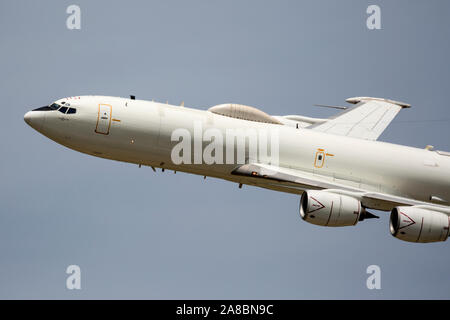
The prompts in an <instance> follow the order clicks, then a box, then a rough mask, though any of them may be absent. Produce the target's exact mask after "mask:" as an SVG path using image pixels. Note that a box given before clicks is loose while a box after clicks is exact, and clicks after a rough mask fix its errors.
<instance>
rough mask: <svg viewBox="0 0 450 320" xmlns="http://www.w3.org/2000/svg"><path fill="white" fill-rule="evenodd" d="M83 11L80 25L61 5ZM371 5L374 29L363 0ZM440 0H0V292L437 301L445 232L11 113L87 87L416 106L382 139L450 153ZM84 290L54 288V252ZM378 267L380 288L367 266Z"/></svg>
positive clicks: (257, 101)
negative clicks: (328, 216) (73, 145)
mask: <svg viewBox="0 0 450 320" xmlns="http://www.w3.org/2000/svg"><path fill="white" fill-rule="evenodd" d="M71 4H76V5H79V6H80V8H81V30H68V29H67V28H66V19H67V17H68V14H66V8H67V7H68V6H69V5H71ZM370 4H377V5H379V6H380V8H381V26H382V29H381V30H368V29H367V27H366V19H367V17H368V15H367V14H366V9H367V7H368V5H370ZM449 12H450V2H448V1H364V0H363V1H361V0H354V1H334V0H330V1H313V0H311V1H256V0H255V1H210V0H209V1H206V0H205V1H197V0H191V1H76V2H74V1H5V0H3V1H1V2H0V40H1V50H0V71H1V72H0V88H1V89H0V94H1V106H0V107H1V111H2V119H3V121H2V124H1V126H0V133H1V137H2V139H0V150H1V166H0V205H1V206H0V298H3V299H13V298H32V299H38V298H41V299H49V298H50V299H52V298H59V299H78V298H88V299H90V298H104V299H109V298H138V299H154V298H157V299H165V298H167V299H171V298H181V299H197V298H201V299H215V298H219V299H221V298H224V299H230V298H236V299H241V298H252V299H280V298H282V299H305V298H307V299H316V298H326V299H346V298H357V299H360V298H361V299H379V298H385V299H391V298H414V299H416V298H426V299H427V298H447V299H448V298H450V277H449V276H448V270H449V267H450V255H449V252H450V251H449V250H450V247H449V245H450V243H448V242H447V243H435V244H425V245H424V244H411V243H406V242H402V241H400V240H397V239H395V238H393V237H392V236H391V235H390V234H389V230H388V216H389V215H388V213H381V219H379V220H375V221H373V220H370V221H364V222H362V223H360V224H358V225H357V226H356V227H347V228H323V227H317V226H314V225H311V224H308V223H306V222H304V221H302V220H301V219H300V218H299V214H298V202H299V198H298V196H295V195H290V194H283V193H277V192H274V191H269V190H264V189H258V188H255V187H248V186H244V187H243V188H242V189H238V187H237V185H235V184H232V183H229V182H225V181H220V180H216V179H207V180H206V181H204V180H203V177H199V176H194V175H189V174H183V173H178V174H176V175H174V174H173V173H172V172H165V173H161V172H160V171H158V173H154V172H153V171H152V170H151V169H149V168H141V169H139V168H138V167H137V166H135V165H131V164H126V163H119V162H115V161H109V160H104V159H99V158H94V157H91V156H88V155H84V154H81V153H78V152H75V151H72V150H69V149H67V148H65V147H62V146H60V145H58V144H56V143H55V142H53V141H51V140H49V139H47V138H45V137H44V136H42V135H40V134H39V133H37V132H36V131H34V130H33V129H31V128H30V127H28V126H27V125H26V124H25V123H24V121H23V114H24V113H25V112H26V111H27V110H30V109H32V108H36V107H40V106H42V105H45V104H47V103H49V102H51V101H53V100H56V99H58V98H61V97H66V96H73V95H85V94H102V95H114V96H128V95H129V94H135V95H136V96H137V97H138V98H141V99H148V100H151V99H155V100H157V101H164V102H165V101H166V100H168V101H169V103H173V104H179V103H181V101H185V105H186V106H190V107H198V108H202V109H206V108H208V107H210V106H213V105H216V104H220V103H225V102H235V103H241V104H247V105H251V106H255V107H258V108H260V109H262V110H264V111H266V112H268V113H270V114H275V115H283V114H304V115H308V116H318V117H328V116H331V115H332V114H333V113H334V111H333V110H323V109H319V108H315V107H313V106H312V105H313V104H315V103H321V104H343V103H345V102H344V99H346V98H348V97H352V96H376V97H386V98H392V99H397V100H401V101H405V102H408V103H410V104H412V106H413V107H412V108H411V109H408V110H404V111H402V112H401V114H400V115H399V116H398V117H397V118H396V121H395V122H393V123H392V124H391V126H390V127H389V128H388V129H387V130H386V131H385V133H384V134H383V135H382V136H381V140H383V141H389V142H394V143H399V144H406V145H411V146H416V147H420V148H422V147H425V146H426V145H427V144H432V145H434V146H435V147H436V148H437V149H441V150H450V141H449V133H450V132H449V125H450V110H449V102H448V100H449V97H448V93H449V89H450V86H449V85H450V81H449V74H450V72H449V71H450V70H449V57H450V46H449V42H450V18H449ZM71 264H76V265H79V266H80V267H81V272H82V278H81V279H82V289H81V290H79V291H77V290H71V291H70V290H67V289H66V277H67V275H66V273H65V270H66V268H67V266H68V265H71ZM372 264H376V265H379V266H380V268H381V287H382V288H381V290H368V289H367V288H366V279H367V277H368V275H367V274H366V268H367V266H369V265H372Z"/></svg>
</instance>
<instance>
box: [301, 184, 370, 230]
mask: <svg viewBox="0 0 450 320" xmlns="http://www.w3.org/2000/svg"><path fill="white" fill-rule="evenodd" d="M365 213H366V212H365V210H364V209H363V208H362V206H361V202H360V201H359V200H357V199H355V198H352V197H349V196H345V195H340V194H335V193H331V192H326V191H317V190H307V191H304V192H303V194H302V197H301V199H300V216H301V218H302V219H303V220H305V221H307V222H309V223H312V224H316V225H319V226H327V227H343V226H353V225H355V224H357V223H358V221H360V220H363V219H364V217H365ZM367 214H368V215H370V216H371V217H372V215H371V214H369V213H367ZM373 217H375V216H373Z"/></svg>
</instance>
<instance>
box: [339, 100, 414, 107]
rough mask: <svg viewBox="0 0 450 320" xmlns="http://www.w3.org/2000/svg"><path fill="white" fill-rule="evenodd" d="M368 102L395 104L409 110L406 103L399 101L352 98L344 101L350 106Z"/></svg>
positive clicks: (408, 105)
mask: <svg viewBox="0 0 450 320" xmlns="http://www.w3.org/2000/svg"><path fill="white" fill-rule="evenodd" d="M370 100H375V101H383V102H388V103H392V104H396V105H398V106H400V107H402V108H411V105H410V104H408V103H405V102H401V101H395V100H391V99H383V98H373V97H354V98H348V99H346V100H345V101H347V102H348V103H351V104H357V103H359V102H361V101H370Z"/></svg>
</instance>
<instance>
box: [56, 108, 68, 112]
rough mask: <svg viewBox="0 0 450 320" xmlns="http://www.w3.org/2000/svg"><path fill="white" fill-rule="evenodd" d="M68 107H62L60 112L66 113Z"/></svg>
mask: <svg viewBox="0 0 450 320" xmlns="http://www.w3.org/2000/svg"><path fill="white" fill-rule="evenodd" d="M67 109H68V108H67V107H61V108H59V110H58V111H59V112H62V113H66V111H67Z"/></svg>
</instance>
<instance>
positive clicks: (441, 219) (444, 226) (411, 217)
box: [389, 207, 450, 242]
mask: <svg viewBox="0 0 450 320" xmlns="http://www.w3.org/2000/svg"><path fill="white" fill-rule="evenodd" d="M449 227H450V217H449V216H448V215H446V214H445V213H442V212H438V211H433V210H427V209H422V208H417V207H396V208H394V209H392V211H391V217H390V221H389V229H390V231H391V234H392V235H393V236H394V237H396V238H397V239H400V240H403V241H408V242H437V241H445V240H447V238H448V234H449Z"/></svg>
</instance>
